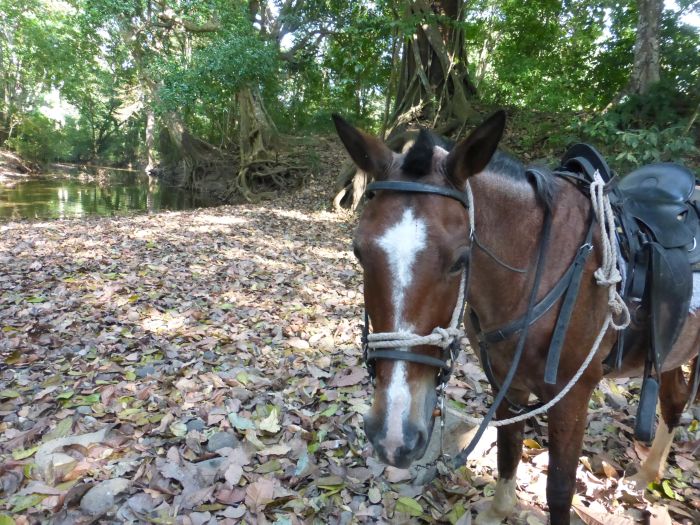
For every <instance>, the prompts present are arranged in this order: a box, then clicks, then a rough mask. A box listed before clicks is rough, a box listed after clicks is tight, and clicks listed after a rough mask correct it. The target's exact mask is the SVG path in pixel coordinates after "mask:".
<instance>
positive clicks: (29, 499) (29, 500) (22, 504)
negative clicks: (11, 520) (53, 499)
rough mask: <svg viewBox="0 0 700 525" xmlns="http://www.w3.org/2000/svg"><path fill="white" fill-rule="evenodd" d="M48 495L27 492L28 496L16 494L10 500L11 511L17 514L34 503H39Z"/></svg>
mask: <svg viewBox="0 0 700 525" xmlns="http://www.w3.org/2000/svg"><path fill="white" fill-rule="evenodd" d="M47 497H48V495H47V494H27V495H26V496H15V497H14V498H12V499H11V500H10V502H11V504H12V505H14V506H13V507H12V510H11V512H12V513H14V514H17V513H19V512H22V511H25V510H27V509H29V508H31V507H33V506H34V505H38V504H39V503H41V502H42V501H44V499H46V498H47Z"/></svg>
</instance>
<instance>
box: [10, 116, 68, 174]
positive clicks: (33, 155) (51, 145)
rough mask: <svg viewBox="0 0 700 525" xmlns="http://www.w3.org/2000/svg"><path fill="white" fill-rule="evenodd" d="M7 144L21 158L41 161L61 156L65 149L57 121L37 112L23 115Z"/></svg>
mask: <svg viewBox="0 0 700 525" xmlns="http://www.w3.org/2000/svg"><path fill="white" fill-rule="evenodd" d="M7 146H8V147H9V148H10V149H13V150H14V151H16V152H17V153H18V154H19V155H20V156H21V157H22V158H25V159H27V160H31V161H34V162H41V163H45V162H49V161H52V160H55V159H57V158H60V157H62V156H63V153H64V150H65V149H66V144H65V140H63V135H62V133H61V130H60V129H59V128H58V123H57V122H56V121H54V120H52V119H49V118H47V117H46V116H44V115H42V114H41V113H38V112H36V113H29V114H27V115H25V116H24V118H23V119H22V122H21V123H20V124H19V125H18V126H17V134H16V135H15V136H13V137H11V138H10V139H8V140H7Z"/></svg>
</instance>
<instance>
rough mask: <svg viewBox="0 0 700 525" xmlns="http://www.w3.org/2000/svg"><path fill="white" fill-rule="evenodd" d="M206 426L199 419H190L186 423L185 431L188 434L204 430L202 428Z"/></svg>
mask: <svg viewBox="0 0 700 525" xmlns="http://www.w3.org/2000/svg"><path fill="white" fill-rule="evenodd" d="M206 426H207V425H206V423H204V421H203V420H201V419H200V418H196V419H191V420H189V421H188V422H187V431H188V432H189V431H190V430H204V427H206Z"/></svg>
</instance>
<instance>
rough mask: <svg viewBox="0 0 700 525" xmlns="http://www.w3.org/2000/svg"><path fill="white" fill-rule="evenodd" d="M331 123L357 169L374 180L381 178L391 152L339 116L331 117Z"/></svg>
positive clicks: (389, 161) (391, 154) (377, 140)
mask: <svg viewBox="0 0 700 525" xmlns="http://www.w3.org/2000/svg"><path fill="white" fill-rule="evenodd" d="M333 122H334V123H335V129H336V130H337V131H338V136H339V137H340V140H341V141H343V144H344V145H345V149H347V150H348V153H349V154H350V157H351V158H352V160H353V162H354V163H355V164H356V165H357V167H358V168H360V169H361V170H362V171H365V172H367V173H369V174H371V175H373V176H374V178H377V179H380V178H382V177H383V175H384V174H385V173H386V171H387V169H388V168H389V166H390V165H391V161H392V157H393V153H392V152H391V150H390V149H389V148H388V147H386V145H385V144H384V143H383V142H382V141H381V140H379V139H377V138H375V137H373V136H371V135H368V134H367V133H364V132H363V131H360V130H359V129H356V128H354V127H353V126H352V125H350V124H349V123H348V122H347V121H346V120H345V119H343V118H342V117H340V116H339V115H333Z"/></svg>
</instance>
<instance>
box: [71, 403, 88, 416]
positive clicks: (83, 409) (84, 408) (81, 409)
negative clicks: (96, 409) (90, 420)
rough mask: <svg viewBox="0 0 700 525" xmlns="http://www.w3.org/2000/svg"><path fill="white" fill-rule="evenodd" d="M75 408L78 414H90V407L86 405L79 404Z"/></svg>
mask: <svg viewBox="0 0 700 525" xmlns="http://www.w3.org/2000/svg"><path fill="white" fill-rule="evenodd" d="M75 410H76V411H77V412H78V414H82V415H84V416H87V415H89V414H92V408H90V407H89V406H88V405H81V406H79V407H78V408H76V409H75Z"/></svg>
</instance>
